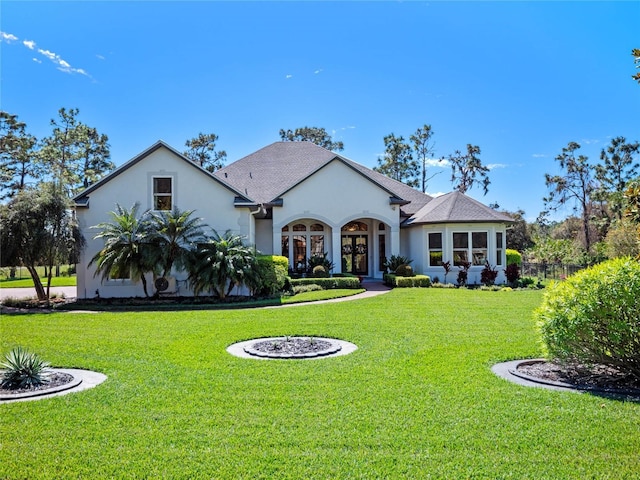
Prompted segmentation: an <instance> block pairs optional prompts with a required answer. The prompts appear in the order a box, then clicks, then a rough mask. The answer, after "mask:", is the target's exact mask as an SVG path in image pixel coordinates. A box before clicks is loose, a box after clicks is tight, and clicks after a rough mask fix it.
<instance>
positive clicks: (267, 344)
mask: <svg viewBox="0 0 640 480" xmlns="http://www.w3.org/2000/svg"><path fill="white" fill-rule="evenodd" d="M252 347H253V348H254V349H255V350H258V351H259V352H264V353H282V354H284V353H286V354H289V355H301V354H304V353H313V352H321V351H323V350H327V349H329V348H331V343H330V342H327V341H325V340H317V339H313V338H298V337H292V338H288V339H281V340H280V339H279V340H266V341H263V342H256V343H254V344H253V345H252Z"/></svg>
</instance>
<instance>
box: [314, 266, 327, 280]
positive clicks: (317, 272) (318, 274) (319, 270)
mask: <svg viewBox="0 0 640 480" xmlns="http://www.w3.org/2000/svg"><path fill="white" fill-rule="evenodd" d="M312 275H313V276H314V277H315V278H329V272H327V269H326V268H325V267H324V265H316V266H315V267H313V272H312Z"/></svg>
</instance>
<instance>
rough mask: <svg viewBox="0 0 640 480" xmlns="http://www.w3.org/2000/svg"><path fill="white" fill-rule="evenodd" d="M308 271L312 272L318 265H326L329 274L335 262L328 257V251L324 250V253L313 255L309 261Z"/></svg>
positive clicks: (325, 268)
mask: <svg viewBox="0 0 640 480" xmlns="http://www.w3.org/2000/svg"><path fill="white" fill-rule="evenodd" d="M307 265H308V271H309V272H312V273H313V271H314V270H315V268H316V267H317V266H322V267H324V270H325V272H326V273H327V274H328V273H329V272H330V271H331V270H333V267H334V265H333V262H331V261H330V260H329V259H328V258H327V252H324V253H323V254H322V255H313V256H311V257H310V258H309V260H308V261H307Z"/></svg>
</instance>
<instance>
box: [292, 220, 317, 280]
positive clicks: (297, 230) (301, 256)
mask: <svg viewBox="0 0 640 480" xmlns="http://www.w3.org/2000/svg"><path fill="white" fill-rule="evenodd" d="M290 227H291V228H290ZM325 230H326V227H325V226H324V225H323V224H321V223H317V222H314V223H311V222H308V223H307V222H305V223H295V224H290V225H286V226H284V227H282V256H283V257H287V258H288V259H289V266H290V267H291V269H293V270H294V271H296V272H298V273H303V272H305V271H306V268H307V261H308V259H309V258H311V257H313V256H323V255H324V254H325V253H326V246H325Z"/></svg>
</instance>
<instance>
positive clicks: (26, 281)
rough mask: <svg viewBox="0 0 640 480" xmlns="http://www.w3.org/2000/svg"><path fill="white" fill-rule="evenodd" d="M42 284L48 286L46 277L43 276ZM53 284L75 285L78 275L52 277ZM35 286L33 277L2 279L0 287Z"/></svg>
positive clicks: (54, 285) (59, 285) (58, 285)
mask: <svg viewBox="0 0 640 480" xmlns="http://www.w3.org/2000/svg"><path fill="white" fill-rule="evenodd" d="M40 280H42V284H43V285H44V287H45V288H46V286H47V279H46V277H41V278H40ZM51 286H52V287H75V286H76V277H75V275H74V276H71V277H52V278H51ZM29 287H33V280H32V279H31V278H23V279H21V280H0V288H29Z"/></svg>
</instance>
